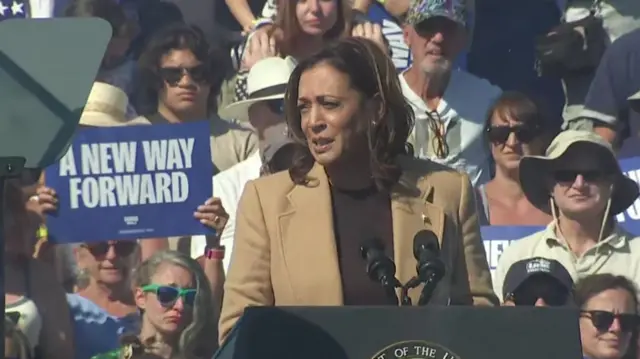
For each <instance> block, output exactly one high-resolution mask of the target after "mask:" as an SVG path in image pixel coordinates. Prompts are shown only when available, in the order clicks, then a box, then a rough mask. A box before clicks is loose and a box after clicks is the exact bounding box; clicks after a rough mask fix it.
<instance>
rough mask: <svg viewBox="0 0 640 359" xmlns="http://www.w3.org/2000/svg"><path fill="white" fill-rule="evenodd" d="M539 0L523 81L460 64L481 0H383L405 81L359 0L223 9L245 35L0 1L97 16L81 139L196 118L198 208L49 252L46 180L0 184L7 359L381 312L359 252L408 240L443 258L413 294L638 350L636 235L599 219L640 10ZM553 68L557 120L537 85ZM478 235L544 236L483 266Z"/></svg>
mask: <svg viewBox="0 0 640 359" xmlns="http://www.w3.org/2000/svg"><path fill="white" fill-rule="evenodd" d="M488 2H489V3H490V2H491V1H488ZM549 2H551V3H554V5H553V9H555V10H554V11H555V12H556V13H557V14H555V15H549V17H545V18H535V19H533V20H531V19H530V20H531V21H540V22H542V23H548V26H546V27H545V28H544V29H542V28H541V29H538V30H536V31H537V33H536V34H529V35H530V38H529V39H528V40H527V41H525V43H526V44H528V45H527V46H528V47H527V51H530V53H531V54H532V57H534V55H533V54H534V53H536V54H537V56H536V57H535V60H531V65H532V67H531V69H527V71H528V72H532V73H533V72H540V73H542V74H541V75H539V76H538V75H536V76H534V77H531V76H529V75H526V74H525V75H517V76H516V77H515V78H505V76H504V74H501V73H500V68H501V67H502V66H503V65H504V66H505V67H507V68H509V69H513V68H518V66H516V65H514V64H513V63H509V61H504V63H500V62H498V63H495V64H494V67H495V69H494V70H493V71H489V72H487V71H484V70H486V68H483V67H482V66H475V67H474V61H473V60H474V59H477V57H478V54H477V49H475V50H474V48H476V47H478V46H480V48H481V49H484V50H486V49H487V47H486V46H485V47H483V46H482V45H483V44H484V45H486V44H487V43H488V42H490V41H491V39H487V36H492V35H491V34H493V33H495V32H492V31H485V30H486V26H487V25H486V22H485V21H487V20H486V18H485V17H483V16H482V14H484V13H485V12H487V11H488V10H487V9H488V7H487V6H488V5H487V4H484V3H482V2H481V1H478V2H477V3H476V2H475V1H473V0H467V1H462V0H386V1H385V2H382V3H383V6H384V7H385V8H386V9H387V11H389V13H390V14H392V15H393V17H394V19H395V21H397V23H398V24H399V25H401V26H402V30H403V32H402V41H404V43H406V45H407V46H408V48H409V51H410V54H411V59H412V63H411V65H410V66H409V67H408V68H407V69H403V70H399V69H398V68H397V66H395V65H394V62H393V61H392V60H391V56H392V54H393V51H395V48H394V46H392V43H393V41H397V39H396V40H394V39H389V38H387V37H385V33H384V31H383V28H382V26H381V25H380V24H377V23H375V22H371V21H369V20H368V19H367V17H366V13H367V10H368V8H369V7H371V6H380V3H378V2H375V1H361V0H356V1H353V3H352V2H350V1H349V0H297V1H289V0H278V1H274V0H267V1H266V2H265V1H262V4H260V5H261V6H262V5H263V6H264V11H263V12H262V13H261V15H260V16H258V15H257V13H255V14H254V10H251V7H250V6H249V5H250V4H249V2H248V1H247V0H227V1H226V3H227V4H228V7H229V10H230V13H231V14H232V15H233V16H234V17H235V19H236V23H237V25H238V26H239V31H238V34H236V35H238V36H239V38H240V39H242V42H240V41H236V40H237V38H236V37H234V36H231V35H229V34H231V33H233V31H226V32H224V31H222V30H220V31H221V33H223V32H224V34H225V36H216V35H217V34H215V33H211V31H212V30H211V29H218V28H217V27H215V26H207V27H206V28H205V27H204V26H202V25H201V26H197V25H194V23H199V22H200V23H201V21H202V18H201V17H198V16H196V15H195V14H196V13H197V11H196V12H194V11H185V7H189V6H193V4H190V5H185V4H184V3H182V4H181V3H179V2H175V3H174V2H170V1H162V0H148V1H124V0H122V1H119V2H118V1H116V0H70V1H68V2H66V3H65V4H64V9H62V10H59V11H58V10H56V11H54V9H58V8H59V7H60V6H62V5H60V4H57V5H56V6H49V7H47V8H48V9H49V12H48V13H47V11H45V10H46V9H41V8H39V7H38V6H40V7H42V6H43V5H42V4H40V5H36V4H35V3H34V1H31V2H29V1H27V2H24V1H20V2H16V1H14V2H13V6H8V5H6V6H5V4H7V3H6V2H2V1H0V20H4V19H5V17H6V18H16V17H23V18H28V17H48V16H54V15H55V16H63V17H98V18H102V19H104V20H106V21H107V22H108V23H109V24H110V26H111V29H112V37H111V40H110V42H109V45H108V48H107V52H106V54H105V56H104V59H103V62H102V64H101V67H100V69H99V73H98V75H97V78H96V82H95V83H94V84H93V88H92V90H91V93H90V94H89V97H88V100H87V103H86V106H85V108H84V111H83V113H82V116H81V118H80V127H81V130H82V129H83V128H97V127H116V126H118V127H122V126H153V125H158V124H173V125H176V126H179V125H180V124H184V123H189V122H192V121H202V120H206V121H208V122H209V124H210V130H211V131H210V147H211V161H212V163H213V166H214V175H213V179H212V183H213V187H212V193H213V195H212V196H211V198H202V205H201V206H198V207H197V208H193V212H194V213H193V220H194V221H198V222H200V223H202V224H204V225H205V226H207V227H209V228H211V229H213V230H214V232H215V234H212V235H206V236H204V235H189V234H186V235H185V236H181V237H171V238H130V239H127V240H122V239H119V240H110V241H106V242H95V241H87V242H86V243H76V244H54V243H52V242H51V241H49V240H48V235H47V225H46V218H47V215H49V214H52V213H55V212H56V211H57V209H58V206H59V199H58V196H57V192H56V189H55V188H51V187H49V186H47V182H46V178H44V176H43V175H42V173H39V172H34V171H31V172H25V173H23V175H22V176H21V177H20V178H16V179H12V180H10V181H9V182H8V184H7V186H6V188H5V192H6V203H5V206H6V208H7V209H8V210H7V211H5V213H6V218H4V223H5V231H6V236H5V238H6V241H5V252H6V254H5V262H4V263H5V272H4V273H5V278H6V283H5V303H6V305H5V358H20V359H27V358H32V359H38V358H47V359H48V358H52V359H55V358H60V359H62V358H64V359H69V358H78V359H92V358H93V359H107V358H109V359H111V358H114V359H115V358H127V359H136V358H143V357H144V358H150V357H153V358H162V359H172V358H181V359H196V358H199V359H200V358H211V357H212V356H213V355H214V353H215V352H216V350H217V349H218V348H219V346H220V344H221V343H224V341H225V340H226V339H227V338H228V337H229V335H230V332H231V330H232V328H233V327H234V326H235V325H236V323H237V322H238V320H239V319H240V317H241V316H242V314H243V312H244V310H245V309H246V308H247V307H250V306H289V305H305V306H342V305H396V304H397V301H394V299H393V298H392V297H393V296H389V293H388V291H386V290H385V288H383V287H382V286H380V284H379V283H376V282H375V281H372V280H371V279H370V278H369V277H368V276H367V273H366V272H365V271H364V270H363V265H364V262H363V259H362V254H361V247H362V244H363V243H368V242H370V241H371V240H372V239H374V240H375V242H376V245H377V246H379V248H380V249H381V250H382V251H383V252H384V253H385V254H386V256H388V257H389V258H391V259H393V261H394V262H395V266H396V273H395V275H396V277H397V279H398V280H399V281H400V282H402V283H406V282H407V281H409V280H410V279H411V278H412V277H414V276H415V275H416V260H415V258H414V249H413V245H414V243H413V242H414V236H416V234H417V233H419V232H421V231H425V230H427V231H430V232H432V233H433V234H434V235H435V236H436V237H437V239H438V243H439V246H440V254H439V258H440V260H441V261H442V262H443V263H444V266H445V268H446V272H445V274H444V277H443V278H442V279H441V280H440V282H439V283H438V286H437V289H436V291H435V293H434V296H433V297H432V299H431V303H432V304H433V305H469V306H471V305H476V306H498V305H503V306H540V307H544V306H554V307H564V306H568V307H577V308H579V310H580V319H579V328H580V338H581V343H582V351H583V355H584V357H585V358H588V359H622V358H625V359H626V358H629V359H638V358H640V339H639V338H638V332H639V331H640V313H639V310H640V305H639V304H638V298H640V293H638V286H640V239H638V238H639V237H637V236H636V234H632V233H629V232H627V231H626V230H625V229H623V228H621V227H620V226H619V225H618V224H617V222H616V215H618V214H619V213H621V212H623V211H625V210H626V209H627V208H628V207H629V206H631V205H633V204H634V202H635V201H636V199H637V198H638V196H639V193H640V190H639V187H638V184H637V183H636V182H635V181H633V180H632V179H630V178H628V177H627V176H625V174H624V173H623V171H622V170H621V167H620V165H619V162H618V159H619V157H620V156H621V154H622V153H623V152H624V153H632V151H631V150H628V151H630V152H625V151H627V150H625V149H624V148H625V143H630V142H633V140H634V138H635V137H637V134H636V133H634V130H633V128H634V126H636V124H637V123H640V78H639V77H638V73H640V72H639V71H636V70H635V69H636V67H637V66H640V57H639V56H636V55H635V53H636V52H637V51H638V50H637V49H640V46H638V39H640V15H638V16H636V17H635V18H634V17H633V15H629V14H634V11H636V12H637V13H640V8H639V7H640V3H639V5H633V4H632V3H629V4H626V3H625V4H626V5H625V6H626V7H625V6H622V5H619V4H620V3H624V1H620V2H616V1H615V0H610V1H607V0H602V1H596V2H594V4H593V6H594V11H593V12H592V13H589V11H588V10H590V6H591V5H590V2H589V4H582V3H581V2H580V1H575V2H573V1H570V2H569V4H565V3H563V2H562V1H549ZM18 3H19V4H23V5H24V4H26V5H28V6H25V7H24V9H25V10H24V12H23V13H22V14H20V13H19V11H17V9H18V7H19V6H18V5H16V4H18ZM32 3H33V4H32ZM29 4H31V5H29ZM251 4H253V3H251ZM547 5H548V4H546V5H545V6H547ZM527 6H530V5H527ZM634 6H635V7H636V8H639V9H636V10H633V9H635V8H634ZM489 7H490V6H489ZM20 9H22V7H20ZM37 9H39V10H38V11H36V10H37ZM629 9H631V10H629ZM623 10H624V11H623ZM495 11H499V10H495ZM562 12H565V13H566V15H567V16H564V18H563V19H562V20H561V19H560V16H559V15H558V14H560V13H562ZM45 13H47V14H45ZM580 14H582V15H581V16H580ZM21 15H22V16H21ZM505 16H510V15H509V14H507V15H505ZM523 16H524V15H523V14H519V15H518V17H523ZM528 16H534V15H533V14H529V15H528ZM553 16H556V17H557V19H556V21H555V22H554V21H553V20H550V19H551V17H553ZM584 16H586V18H585V17H584ZM512 20H513V19H512ZM561 21H562V23H561ZM603 24H604V25H603ZM597 26H600V28H598V29H599V30H601V31H602V32H603V35H602V38H595V39H594V38H591V37H592V36H596V35H594V34H596V33H597V32H596V31H591V30H593V29H594V27H596V28H597ZM567 29H568V30H567ZM576 29H577V30H581V29H583V30H584V29H589V31H577V30H576ZM576 34H578V35H576ZM579 34H581V36H584V37H585V38H578V40H579V41H581V44H582V43H584V44H588V45H589V46H587V47H588V49H586V50H585V49H582V50H580V49H581V48H582V45H581V46H578V47H577V48H576V47H575V46H573V45H575V43H572V41H575V36H579ZM534 35H535V36H534ZM496 36H497V35H496ZM540 36H542V38H544V39H540V38H538V39H537V40H536V41H534V37H540ZM587 37H588V38H587ZM529 40H531V41H529ZM600 42H603V43H604V44H605V45H606V46H605V47H604V48H603V49H602V51H601V53H598V46H599V43H600ZM610 42H611V44H609V43H610ZM238 45H241V46H238ZM521 48H522V46H521ZM541 48H542V49H544V51H539V50H540V49H541ZM593 48H595V50H594V49H593ZM581 51H586V52H585V53H582V52H581ZM587 52H588V54H587ZM558 53H560V54H561V55H558ZM549 54H552V55H553V56H551V55H549ZM543 55H544V56H543ZM547 55H549V56H551V57H554V56H556V55H557V57H562V58H554V59H552V58H548V57H546V56H547ZM589 56H592V57H593V58H594V59H593V63H589V64H586V65H585V64H581V65H580V66H578V65H576V64H575V61H576V59H577V58H581V57H584V58H586V57H589ZM461 57H464V58H466V59H467V60H468V61H467V64H468V65H460V63H461V61H460V58H461ZM589 59H591V57H589ZM463 63H464V62H463ZM534 63H535V64H537V65H539V68H536V69H535V71H534V66H533V64H534ZM483 69H484V70H483ZM551 69H552V70H551ZM491 73H493V74H494V75H496V74H497V75H496V76H493V75H491ZM554 76H555V77H554ZM552 77H553V78H555V79H557V81H558V84H560V83H562V84H564V92H562V90H561V91H560V94H561V96H564V97H565V98H566V99H567V101H566V106H564V109H560V111H557V110H556V109H555V107H554V106H555V105H554V103H555V102H556V100H557V98H556V97H554V96H555V95H552V94H554V93H555V92H554V91H551V90H549V88H550V87H547V86H546V85H540V84H539V83H538V82H540V83H548V81H549V79H550V78H552ZM518 79H519V80H518ZM515 80H518V81H520V82H518V81H515ZM514 81H515V82H514ZM531 81H533V82H536V84H534V85H532V83H531ZM507 83H508V84H507ZM574 92H577V93H580V92H582V93H583V95H582V96H581V97H582V100H581V101H578V102H579V103H577V102H575V101H573V100H574V99H575V98H576V96H577V95H576V94H575V93H574ZM572 101H573V102H572ZM561 102H562V103H565V99H562V100H561ZM561 107H562V106H561ZM638 154H640V152H639V153H636V154H635V155H638ZM481 226H544V229H543V230H541V231H538V232H536V233H534V234H532V235H530V236H527V237H525V238H521V239H518V238H510V239H514V240H516V241H514V242H513V243H512V244H511V246H509V247H508V248H507V249H506V250H505V251H504V253H503V254H502V256H501V257H500V260H499V264H498V268H497V270H496V272H495V274H494V275H493V276H492V274H491V272H490V270H489V265H488V262H487V255H486V252H485V247H484V245H483V242H482V237H481V232H480V227H481ZM310 268H316V269H319V268H322V270H309V269H310ZM410 296H411V299H412V302H413V303H418V296H419V291H412V292H411V293H410Z"/></svg>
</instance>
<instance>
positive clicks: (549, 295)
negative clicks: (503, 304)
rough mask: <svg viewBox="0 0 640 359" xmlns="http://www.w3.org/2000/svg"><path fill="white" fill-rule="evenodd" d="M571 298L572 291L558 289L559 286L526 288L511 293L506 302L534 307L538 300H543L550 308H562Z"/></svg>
mask: <svg viewBox="0 0 640 359" xmlns="http://www.w3.org/2000/svg"><path fill="white" fill-rule="evenodd" d="M570 296H571V293H570V291H568V290H566V289H560V288H557V286H552V285H549V286H535V287H531V288H529V287H524V288H522V289H519V290H516V291H515V292H514V293H509V294H507V296H506V297H505V301H512V302H513V303H514V304H515V305H517V306H520V305H523V306H534V305H536V302H537V301H538V299H542V300H543V301H544V302H545V304H546V305H548V306H550V307H561V306H564V305H566V304H567V302H568V301H569V297H570Z"/></svg>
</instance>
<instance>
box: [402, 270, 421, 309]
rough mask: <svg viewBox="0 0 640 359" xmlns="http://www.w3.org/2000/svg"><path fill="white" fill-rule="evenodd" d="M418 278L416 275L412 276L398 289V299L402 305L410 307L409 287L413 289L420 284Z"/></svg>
mask: <svg viewBox="0 0 640 359" xmlns="http://www.w3.org/2000/svg"><path fill="white" fill-rule="evenodd" d="M420 283H422V282H420V279H419V278H418V277H413V278H411V279H409V281H408V282H407V283H406V284H405V285H403V286H402V287H401V288H402V289H401V290H400V299H401V301H402V306H403V307H405V306H406V307H410V306H412V305H413V303H412V301H411V297H409V289H413V288H415V287H417V286H419V285H420Z"/></svg>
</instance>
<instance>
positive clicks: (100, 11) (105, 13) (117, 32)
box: [64, 0, 132, 36]
mask: <svg viewBox="0 0 640 359" xmlns="http://www.w3.org/2000/svg"><path fill="white" fill-rule="evenodd" d="M64 15H65V16H66V17H98V18H101V19H103V20H105V21H107V22H108V23H109V25H111V30H112V31H113V36H121V35H125V34H127V33H128V32H129V31H132V29H131V25H132V24H131V23H130V22H129V20H128V19H127V15H126V13H125V11H124V9H123V8H122V6H120V4H118V3H117V2H116V1H114V0H73V1H71V3H69V5H67V8H66V9H65V11H64Z"/></svg>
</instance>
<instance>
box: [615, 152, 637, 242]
mask: <svg viewBox="0 0 640 359" xmlns="http://www.w3.org/2000/svg"><path fill="white" fill-rule="evenodd" d="M619 163H620V167H621V168H622V171H623V172H624V174H625V175H626V176H627V177H629V178H631V179H632V180H634V181H635V182H636V183H639V182H640V157H632V158H626V159H622V160H619ZM616 219H617V220H618V223H619V224H620V225H621V226H622V227H624V228H625V229H626V230H627V231H629V232H631V233H633V234H640V201H639V200H638V199H636V201H635V202H634V203H633V204H632V205H631V206H630V207H629V208H627V210H626V211H624V212H622V213H620V214H618V215H617V216H616Z"/></svg>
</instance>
